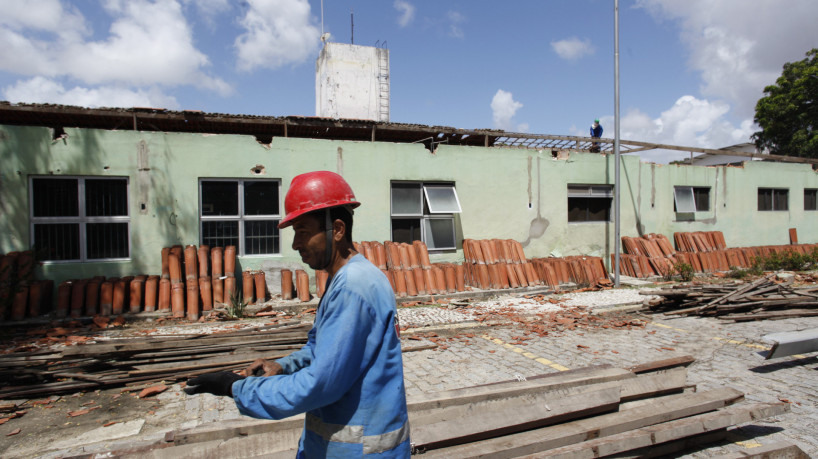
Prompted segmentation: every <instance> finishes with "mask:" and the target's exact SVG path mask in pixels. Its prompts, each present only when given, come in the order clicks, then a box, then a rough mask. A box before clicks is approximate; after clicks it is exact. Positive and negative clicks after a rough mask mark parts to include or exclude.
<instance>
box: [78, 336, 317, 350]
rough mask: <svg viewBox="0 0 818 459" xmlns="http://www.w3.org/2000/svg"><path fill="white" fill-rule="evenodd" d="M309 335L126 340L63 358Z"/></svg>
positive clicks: (281, 340) (241, 343) (289, 339)
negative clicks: (195, 339)
mask: <svg viewBox="0 0 818 459" xmlns="http://www.w3.org/2000/svg"><path fill="white" fill-rule="evenodd" d="M306 339H307V334H306V333H305V332H288V333H281V334H268V335H260V336H253V337H249V338H248V337H245V338H244V339H241V340H237V339H236V337H230V336H227V337H224V338H220V337H215V338H213V337H211V338H203V339H200V340H197V341H191V340H187V339H177V340H149V341H143V342H130V341H129V340H125V342H121V343H97V344H85V345H82V346H72V347H69V348H65V349H63V351H62V354H63V356H72V355H84V356H90V355H100V354H114V353H129V352H130V353H136V352H144V351H161V350H163V349H174V350H178V349H191V350H193V349H197V348H200V347H204V346H215V345H225V346H235V347H239V346H248V345H251V344H261V343H269V344H272V343H279V344H288V343H292V342H293V341H295V340H304V341H305V340H306Z"/></svg>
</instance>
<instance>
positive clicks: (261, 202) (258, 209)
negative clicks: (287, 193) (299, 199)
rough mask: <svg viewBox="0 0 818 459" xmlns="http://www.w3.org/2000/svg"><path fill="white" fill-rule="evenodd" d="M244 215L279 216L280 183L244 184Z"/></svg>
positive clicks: (250, 182) (265, 181) (260, 182)
mask: <svg viewBox="0 0 818 459" xmlns="http://www.w3.org/2000/svg"><path fill="white" fill-rule="evenodd" d="M244 215H278V182H274V181H272V180H264V181H261V180H259V181H247V182H244ZM265 253H269V252H265Z"/></svg>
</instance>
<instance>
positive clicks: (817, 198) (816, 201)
mask: <svg viewBox="0 0 818 459" xmlns="http://www.w3.org/2000/svg"><path fill="white" fill-rule="evenodd" d="M804 210H818V190H804Z"/></svg>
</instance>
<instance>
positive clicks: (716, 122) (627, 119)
mask: <svg viewBox="0 0 818 459" xmlns="http://www.w3.org/2000/svg"><path fill="white" fill-rule="evenodd" d="M729 110H730V106H729V105H727V103H725V102H723V101H713V102H711V101H708V100H706V99H697V98H696V97H693V96H690V95H687V96H682V97H680V98H679V99H678V100H677V101H676V103H674V104H673V106H672V107H670V108H669V109H667V110H665V111H664V112H662V114H661V115H660V116H659V117H658V118H656V119H651V117H650V116H648V115H647V114H645V113H644V112H641V111H639V110H638V109H633V110H629V111H628V112H627V113H626V114H625V115H624V116H622V118H621V120H620V138H621V139H622V140H623V141H624V140H638V141H641V142H651V143H660V144H667V145H679V146H690V147H699V148H714V149H718V148H723V147H726V146H730V145H735V144H738V143H744V142H748V141H749V138H750V135H751V134H752V133H753V132H755V130H756V126H754V125H753V122H752V120H750V119H746V120H744V121H742V122H741V123H740V125H739V126H734V125H733V124H731V123H730V122H729V121H727V120H726V119H725V115H726V114H727V113H728V111H729ZM600 121H601V122H602V124H603V126H607V127H608V129H609V130H608V131H606V132H605V135H604V137H608V138H613V137H614V129H613V117H604V118H603V119H602V120H600ZM581 135H587V133H584V134H581ZM639 155H640V156H641V157H643V158H644V159H646V160H650V161H656V162H667V161H671V160H674V159H680V158H687V157H689V154H688V153H680V152H670V151H666V150H665V151H661V152H659V151H650V150H648V151H646V152H641V153H639Z"/></svg>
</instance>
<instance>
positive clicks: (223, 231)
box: [202, 220, 239, 248]
mask: <svg viewBox="0 0 818 459" xmlns="http://www.w3.org/2000/svg"><path fill="white" fill-rule="evenodd" d="M202 244H204V245H209V246H210V248H213V247H227V246H228V245H235V246H236V247H238V245H239V222H237V221H209V220H205V221H202Z"/></svg>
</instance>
